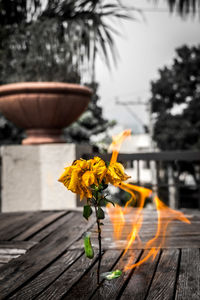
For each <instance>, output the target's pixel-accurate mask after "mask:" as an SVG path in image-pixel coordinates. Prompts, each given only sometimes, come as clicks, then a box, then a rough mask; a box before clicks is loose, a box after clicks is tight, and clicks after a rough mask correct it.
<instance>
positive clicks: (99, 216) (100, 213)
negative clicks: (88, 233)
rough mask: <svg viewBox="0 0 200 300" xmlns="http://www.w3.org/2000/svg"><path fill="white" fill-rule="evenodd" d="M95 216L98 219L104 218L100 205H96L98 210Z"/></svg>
mask: <svg viewBox="0 0 200 300" xmlns="http://www.w3.org/2000/svg"><path fill="white" fill-rule="evenodd" d="M97 218H98V219H99V220H100V219H104V218H105V214H104V211H103V209H102V208H101V207H98V210H97Z"/></svg>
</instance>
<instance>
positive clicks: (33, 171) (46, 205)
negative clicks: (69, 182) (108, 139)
mask: <svg viewBox="0 0 200 300" xmlns="http://www.w3.org/2000/svg"><path fill="white" fill-rule="evenodd" d="M89 152H91V148H90V147H87V146H86V147H83V146H82V147H78V146H76V145H75V144H51V145H34V146H21V145H17V146H2V147H1V158H2V182H1V185H2V203H1V207H2V211H3V212H12V211H33V210H54V209H55V210H60V209H68V208H70V209H72V208H75V207H76V202H77V199H76V195H75V194H73V193H72V192H70V191H68V190H67V189H66V188H65V187H64V186H63V185H62V184H61V183H60V182H58V178H59V176H60V174H61V173H62V172H63V170H64V167H66V166H67V165H70V164H71V163H72V162H73V161H74V160H75V159H77V158H79V157H77V154H78V155H81V153H89Z"/></svg>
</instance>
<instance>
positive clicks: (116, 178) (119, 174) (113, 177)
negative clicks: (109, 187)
mask: <svg viewBox="0 0 200 300" xmlns="http://www.w3.org/2000/svg"><path fill="white" fill-rule="evenodd" d="M128 178H130V176H128V175H126V174H125V173H124V167H123V165H122V164H120V163H118V162H115V163H111V164H110V165H109V167H108V170H107V173H106V183H111V184H113V185H115V184H119V183H120V182H122V181H125V180H127V179H128Z"/></svg>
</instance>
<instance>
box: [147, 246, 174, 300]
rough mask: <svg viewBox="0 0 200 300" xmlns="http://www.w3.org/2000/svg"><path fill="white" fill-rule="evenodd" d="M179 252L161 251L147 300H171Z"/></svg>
mask: <svg viewBox="0 0 200 300" xmlns="http://www.w3.org/2000/svg"><path fill="white" fill-rule="evenodd" d="M178 260H179V250H178V249H173V250H163V252H162V255H161V258H160V261H159V264H158V267H157V270H156V273H155V276H154V278H153V281H152V284H151V287H150V290H149V293H148V296H147V298H146V299H148V300H172V299H173V296H174V287H175V282H176V273H177V268H178Z"/></svg>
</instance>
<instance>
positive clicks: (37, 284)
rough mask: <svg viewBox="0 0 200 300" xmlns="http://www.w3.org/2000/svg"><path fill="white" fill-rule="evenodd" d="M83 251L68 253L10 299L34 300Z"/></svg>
mask: <svg viewBox="0 0 200 300" xmlns="http://www.w3.org/2000/svg"><path fill="white" fill-rule="evenodd" d="M82 254H83V252H82V251H81V250H75V251H68V252H67V253H65V254H64V255H62V256H61V257H60V258H58V259H57V260H56V261H55V262H54V263H52V264H51V265H50V266H49V267H48V268H47V269H45V270H44V271H43V272H42V273H40V274H39V275H38V276H37V277H35V278H34V279H33V280H31V281H29V282H28V283H27V284H26V285H25V286H23V287H22V288H20V290H18V291H17V292H16V293H15V294H13V295H12V296H11V297H9V299H13V300H14V299H21V300H23V299H24V300H27V299H29V300H32V299H35V297H37V296H38V295H39V294H41V293H42V292H43V291H44V290H45V289H46V288H48V287H49V286H50V285H51V284H53V282H54V281H55V280H56V279H57V278H58V277H59V276H60V275H61V274H62V273H63V272H64V271H66V270H67V269H68V268H69V267H70V266H71V265H72V264H73V263H74V262H75V261H76V260H77V259H78V258H79V257H80V256H81V255H82Z"/></svg>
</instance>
